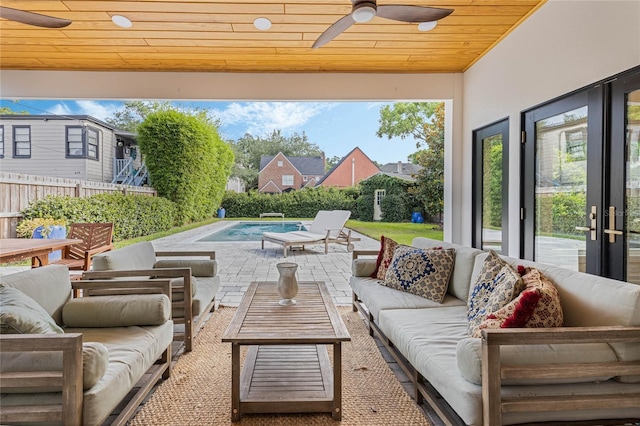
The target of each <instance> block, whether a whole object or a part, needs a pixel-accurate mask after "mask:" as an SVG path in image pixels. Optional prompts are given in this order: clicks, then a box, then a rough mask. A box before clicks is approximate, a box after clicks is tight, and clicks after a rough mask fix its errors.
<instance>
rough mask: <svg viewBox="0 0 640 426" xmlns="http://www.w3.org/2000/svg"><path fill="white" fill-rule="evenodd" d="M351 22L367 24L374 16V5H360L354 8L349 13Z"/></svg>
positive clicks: (367, 3)
mask: <svg viewBox="0 0 640 426" xmlns="http://www.w3.org/2000/svg"><path fill="white" fill-rule="evenodd" d="M351 16H352V17H353V20H354V21H356V22H359V23H363V22H369V21H370V20H372V19H373V18H374V17H375V16H376V8H375V4H374V3H369V2H366V3H362V4H360V5H356V6H355V7H354V10H353V13H351Z"/></svg>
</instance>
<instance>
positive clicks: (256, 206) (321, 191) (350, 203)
mask: <svg viewBox="0 0 640 426" xmlns="http://www.w3.org/2000/svg"><path fill="white" fill-rule="evenodd" d="M357 194H358V192H357V191H354V190H353V189H346V190H341V189H336V188H324V187H320V188H313V189H304V190H300V191H291V192H285V193H283V194H260V193H258V192H256V191H250V192H245V193H236V192H232V191H227V192H226V194H225V196H224V197H223V199H222V207H224V209H225V210H226V216H227V217H232V218H233V217H259V216H260V213H267V212H278V213H284V215H285V217H315V215H316V213H318V211H319V210H350V211H351V212H352V215H351V218H352V219H355V218H356V217H357V216H356V215H355V198H356V196H357Z"/></svg>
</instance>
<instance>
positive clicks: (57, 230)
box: [31, 225, 67, 262]
mask: <svg viewBox="0 0 640 426" xmlns="http://www.w3.org/2000/svg"><path fill="white" fill-rule="evenodd" d="M49 228H51V233H50V234H49V236H48V237H47V236H46V235H45V236H43V235H42V230H43V229H44V227H43V226H38V227H37V228H36V229H34V230H33V234H32V235H31V238H35V239H38V240H41V239H44V238H51V239H53V238H55V239H63V238H67V228H66V227H65V226H63V225H54V226H50V227H49ZM61 258H62V250H56V251H53V252H51V253H49V262H51V261H53V260H60V259H61Z"/></svg>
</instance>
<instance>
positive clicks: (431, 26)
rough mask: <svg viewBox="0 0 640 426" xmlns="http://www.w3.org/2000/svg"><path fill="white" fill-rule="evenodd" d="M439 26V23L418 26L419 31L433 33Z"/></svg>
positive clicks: (423, 23)
mask: <svg viewBox="0 0 640 426" xmlns="http://www.w3.org/2000/svg"><path fill="white" fill-rule="evenodd" d="M437 25H438V21H429V22H420V23H419V24H418V30H420V31H431V30H432V29H434V28H435V27H436V26H437Z"/></svg>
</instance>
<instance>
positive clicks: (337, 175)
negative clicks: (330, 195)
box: [320, 148, 380, 188]
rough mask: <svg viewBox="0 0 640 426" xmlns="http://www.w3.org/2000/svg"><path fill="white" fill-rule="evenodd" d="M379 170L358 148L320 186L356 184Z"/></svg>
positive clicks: (348, 185) (338, 186) (340, 186)
mask: <svg viewBox="0 0 640 426" xmlns="http://www.w3.org/2000/svg"><path fill="white" fill-rule="evenodd" d="M379 172H380V169H379V168H378V166H376V165H375V164H374V163H373V162H372V161H371V160H370V159H369V157H367V155H366V154H365V153H364V152H362V151H361V150H360V148H356V149H354V150H353V151H352V152H351V153H350V154H349V156H348V157H346V158H344V159H343V160H342V162H341V163H340V165H338V166H337V167H336V168H335V169H333V170H332V171H331V174H330V175H328V176H327V177H326V178H325V180H323V181H322V183H321V184H320V186H327V187H329V186H334V187H337V188H347V187H350V186H355V185H357V184H358V183H360V182H361V181H363V180H364V179H367V178H369V177H371V176H373V175H375V174H376V173H379Z"/></svg>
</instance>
